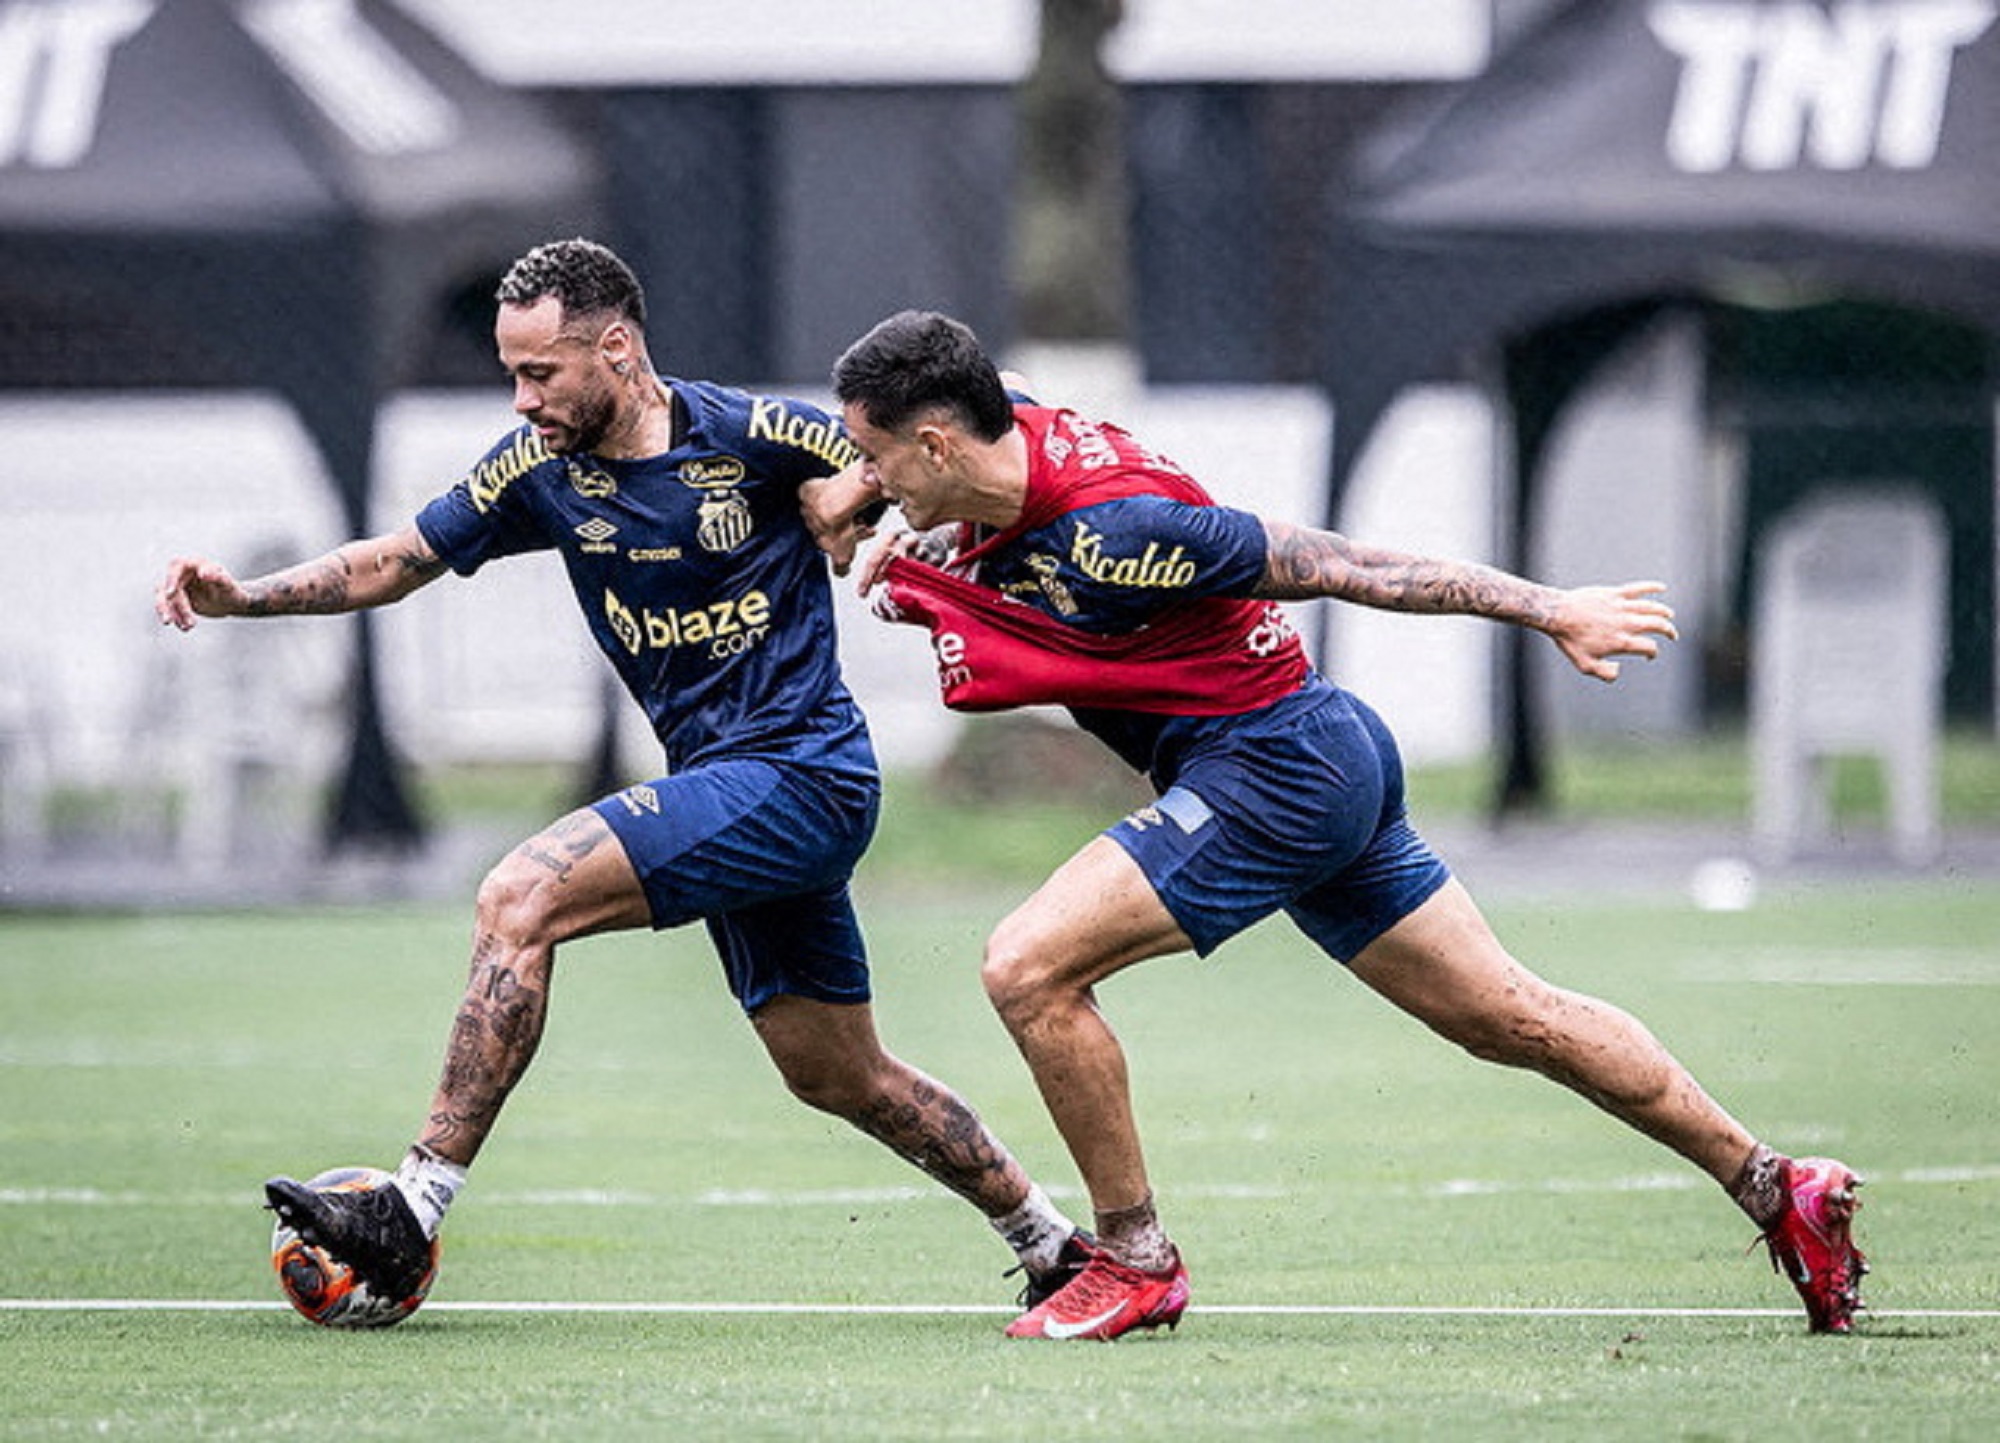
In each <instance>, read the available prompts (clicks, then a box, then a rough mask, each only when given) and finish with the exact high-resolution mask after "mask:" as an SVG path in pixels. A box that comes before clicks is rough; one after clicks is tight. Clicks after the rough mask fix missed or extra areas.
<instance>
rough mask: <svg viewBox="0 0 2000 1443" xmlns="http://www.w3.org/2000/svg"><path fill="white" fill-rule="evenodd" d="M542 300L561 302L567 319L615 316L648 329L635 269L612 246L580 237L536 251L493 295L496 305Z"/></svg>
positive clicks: (510, 269) (511, 269) (517, 264)
mask: <svg viewBox="0 0 2000 1443" xmlns="http://www.w3.org/2000/svg"><path fill="white" fill-rule="evenodd" d="M543 296H554V297H555V298H556V299H557V300H558V301H560V302H561V303H562V309H563V319H564V320H568V319H570V318H571V317H582V316H612V317H616V318H617V319H619V320H623V321H630V322H631V323H632V324H633V325H635V326H639V327H644V326H645V324H646V293H645V291H643V290H642V289H640V286H639V278H638V277H637V276H635V275H633V274H632V268H631V267H630V266H628V265H626V264H625V262H624V261H622V260H620V259H619V258H618V256H617V254H616V253H615V252H614V251H612V249H611V248H610V247H609V246H602V245H599V244H598V243H597V242H596V241H590V240H584V239H583V238H582V237H581V236H579V237H577V238H576V239H574V240H559V241H550V242H548V243H547V244H546V245H538V246H536V247H535V248H534V249H533V250H531V251H529V252H528V253H527V254H526V255H524V256H522V257H521V258H520V259H519V260H517V261H515V262H514V264H513V265H512V266H510V267H508V269H507V274H506V275H504V276H502V277H501V278H500V289H499V290H498V291H496V292H495V293H494V299H495V300H497V301H499V302H501V303H502V304H503V305H512V306H531V305H533V304H534V303H535V302H536V301H539V300H540V299H541V298H542V297H543Z"/></svg>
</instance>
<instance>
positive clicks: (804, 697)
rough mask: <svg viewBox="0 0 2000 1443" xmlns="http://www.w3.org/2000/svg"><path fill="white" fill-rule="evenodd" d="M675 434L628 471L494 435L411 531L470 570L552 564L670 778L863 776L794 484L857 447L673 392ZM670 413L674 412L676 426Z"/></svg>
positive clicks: (699, 392) (716, 395)
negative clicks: (729, 760) (750, 773)
mask: <svg viewBox="0 0 2000 1443" xmlns="http://www.w3.org/2000/svg"><path fill="white" fill-rule="evenodd" d="M667 384H668V385H669V386H670V387H671V389H672V391H673V393H674V396H675V397H676V400H677V402H678V406H677V408H676V409H677V412H679V413H683V414H684V416H685V421H686V424H685V425H684V426H682V425H677V426H676V435H675V441H674V447H673V449H672V450H671V451H669V452H667V453H666V454H665V455H662V456H654V457H648V458H646V459H644V460H637V461H620V460H607V459H603V458H600V457H597V456H590V455H577V456H557V455H552V454H551V453H550V452H549V451H548V450H547V449H546V448H545V447H544V446H543V445H542V442H541V440H540V438H539V437H537V436H536V435H535V433H534V431H533V429H532V428H530V427H526V426H524V427H522V428H521V429H520V430H518V431H516V432H514V433H513V434H512V435H511V436H509V437H507V438H505V439H504V440H502V441H501V442H500V443H499V444H498V445H496V446H495V447H494V448H493V449H492V450H491V451H489V452H488V453H487V455H486V457H485V458H484V459H483V460H482V461H480V463H479V464H478V465H477V466H475V467H474V468H473V469H472V472H471V474H470V475H468V476H466V477H465V478H464V479H463V480H462V481H460V482H459V483H458V484H457V485H456V486H454V487H452V488H451V490H450V491H448V492H446V493H445V494H444V495H442V496H440V497H438V498H437V499H436V500H435V501H432V502H431V503H430V504H429V505H428V506H426V507H425V508H424V509H423V511H422V512H421V513H419V515H418V516H417V527H418V529H419V530H420V531H421V532H422V533H423V536H424V539H425V540H426V541H428V542H429V543H430V545H431V547H432V549H433V550H435V551H436V552H437V554H438V556H439V557H440V558H442V559H443V560H444V562H445V563H446V564H447V565H449V566H450V567H451V569H452V570H453V571H456V572H458V573H459V574H460V575H465V576H469V575H471V574H472V573H473V572H475V571H477V570H478V569H479V568H480V567H481V566H483V565H484V564H485V563H486V562H488V561H491V560H493V559H495V558H497V557H502V556H511V555H516V554H519V553H522V552H528V551H546V550H551V549H553V550H555V551H558V552H560V553H561V554H562V559H563V565H564V566H565V567H566V568H567V569H568V572H569V579H570V584H571V586H572V587H574V588H575V591H576V599H577V602H578V604H579V605H580V606H581V607H582V608H583V614H584V616H585V618H586V619H587V620H588V622H589V624H590V630H591V633H592V635H594V636H595V637H596V638H597V644H598V645H599V646H600V647H601V648H602V649H603V651H604V654H605V655H606V656H607V657H609V658H610V660H611V664H612V666H614V667H615V668H616V669H617V672H618V675H619V677H620V678H621V679H622V680H623V681H624V683H625V686H626V689H627V690H629V691H630V692H631V693H632V695H633V697H634V698H635V699H636V700H637V701H638V703H639V705H640V706H642V707H644V708H645V710H646V714H647V716H648V717H650V718H651V720H652V723H653V730H654V732H655V733H656V734H657V735H658V737H659V738H660V742H661V745H662V746H663V747H664V748H665V749H666V754H667V760H668V763H669V765H670V766H671V767H673V768H674V769H675V770H677V771H678V770H681V769H683V768H686V767H689V766H692V765H694V764H696V763H699V762H701V761H703V760H707V759H711V758H713V757H716V756H720V755H724V754H728V755H735V756H744V755H781V756H788V757H792V758H794V759H800V760H810V761H814V762H816V763H819V764H824V765H833V766H836V767H840V768H842V769H847V770H857V771H868V772H872V770H873V768H874V758H873V754H872V750H871V748H870V746H869V744H868V739H867V731H866V727H865V724H864V723H863V721H862V719H861V713H860V711H859V709H858V708H857V707H856V706H855V705H854V702H853V700H852V698H851V697H850V696H849V695H848V693H847V689H846V686H845V684H844V683H843V682H842V680H841V676H840V664H839V659H838V654H837V651H836V645H835V636H834V616H833V598H832V594H831V591H830V588H829V584H828V580H827V568H826V563H825V559H824V557H823V556H822V555H821V553H820V551H819V549H818V547H817V546H816V545H815V544H814V541H813V538H812V536H811V534H810V532H808V531H807V529H806V526H805V523H804V521H803V520H802V519H801V517H800V515H799V501H798V488H799V485H800V483H802V482H804V481H807V480H810V479H811V478H813V477H817V476H825V475H829V474H831V473H832V472H834V471H836V470H838V469H840V468H841V467H842V466H844V465H846V464H848V463H849V462H850V461H852V460H854V459H856V457H857V455H858V453H857V452H856V451H855V450H854V447H853V445H852V443H851V442H849V441H848V439H847V437H846V433H845V432H844V431H843V430H842V429H841V427H840V424H839V422H838V421H837V420H835V419H834V418H832V417H831V416H829V415H827V414H826V413H825V412H824V411H822V410H820V409H818V408H817V407H814V406H811V405H808V404H807V403H805V402H802V401H795V400H777V399H771V398H768V397H762V396H753V395H750V394H748V393H746V392H743V391H738V390H733V389H731V388H728V387H725V386H717V385H713V384H709V383H705V382H688V381H678V380H670V381H668V382H667ZM677 419H678V417H677Z"/></svg>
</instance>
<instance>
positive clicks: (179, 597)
mask: <svg viewBox="0 0 2000 1443" xmlns="http://www.w3.org/2000/svg"><path fill="white" fill-rule="evenodd" d="M444 569H445V566H444V563H443V562H442V561H440V560H438V557H437V553H436V552H434V551H432V550H431V548H430V543H429V542H427V541H425V540H424V538H423V533H422V532H420V531H418V530H417V528H416V526H415V525H414V524H413V525H409V526H405V527H404V528H403V529H402V530H401V531H396V532H391V533H390V534H388V535H385V536H374V537H370V538H368V539H367V540H365V541H350V542H348V543H347V544H346V545H344V546H339V547H336V548H334V549H333V550H332V551H329V552H327V553H326V555H324V556H321V557H317V558H315V559H314V560H311V561H302V562H300V563H299V564H298V565H297V566H288V567H286V568H285V569H284V570H283V571H274V572H272V573H270V575H268V576H259V577H255V578H253V579H251V580H249V581H238V580H237V579H236V577H235V576H233V575H231V574H230V571H229V569H228V568H227V567H225V566H223V565H222V564H221V563H220V562H215V561H207V560H203V559H201V558H198V557H176V558H175V559H174V560H173V561H171V562H169V563H168V564H167V574H166V576H165V578H164V579H163V580H162V581H161V582H160V587H159V590H158V591H156V592H155V593H154V594H153V610H154V612H155V613H156V614H157V615H158V616H159V618H160V622H161V624H162V625H165V626H177V627H179V628H180V629H181V630H182V631H187V630H188V629H190V628H191V627H193V625H194V624H195V620H196V618H197V617H203V616H304V615H313V616H327V615H333V614H335V613H338V612H343V611H362V610H365V609H367V608H368V607H371V606H386V605H388V604H389V603H390V602H392V601H401V600H402V599H403V598H404V597H406V596H408V595H409V594H410V593H411V592H413V591H415V590H416V589H417V588H418V587H420V586H422V585H424V583H426V582H428V581H431V580H433V579H435V578H436V577H437V576H439V575H441V574H442V573H443V571H444Z"/></svg>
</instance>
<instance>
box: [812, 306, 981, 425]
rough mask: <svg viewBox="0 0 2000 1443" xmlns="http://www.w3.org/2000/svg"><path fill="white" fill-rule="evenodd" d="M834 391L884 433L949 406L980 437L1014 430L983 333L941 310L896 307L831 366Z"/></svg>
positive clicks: (838, 398)
mask: <svg viewBox="0 0 2000 1443" xmlns="http://www.w3.org/2000/svg"><path fill="white" fill-rule="evenodd" d="M833 394H834V397H835V398H836V399H837V400H839V401H840V402H841V403H842V404H843V405H845V404H847V403H849V402H852V403H854V404H857V405H859V406H860V407H861V411H862V414H863V415H865V416H866V417H867V418H868V422H869V424H870V425H872V426H879V427H880V428H881V429H883V430H884V431H900V430H902V429H903V428H904V427H905V426H906V425H908V424H909V423H910V421H912V420H913V419H915V418H916V417H917V416H919V415H920V414H921V413H923V412H926V411H932V410H943V411H948V412H949V413H950V414H951V416H952V417H953V419H955V420H956V421H957V422H958V423H959V424H960V425H962V426H964V427H965V428H966V429H967V430H968V431H971V432H972V433H973V434H974V435H975V436H978V437H979V438H980V439H981V440H983V441H997V440H999V439H1000V438H1001V437H1002V436H1004V435H1006V434H1007V433H1008V432H1009V431H1011V430H1012V429H1013V427H1014V404H1013V402H1012V401H1010V400H1008V398H1007V388H1006V387H1005V386H1004V385H1003V384H1001V381H1000V372H999V371H998V370H997V369H996V368H995V367H994V365H993V362H992V361H990V360H988V359H987V356H986V352H985V351H983V350H981V349H980V346H979V338H978V337H977V336H975V335H973V334H972V330H971V328H970V327H969V326H967V325H965V324H964V323H963V322H961V321H955V320H953V319H952V318H951V317H950V316H942V315H939V314H938V313H937V312H936V311H898V312H897V313H896V314H895V315H893V316H891V317H889V319H888V320H886V321H883V322H881V323H880V324H879V325H877V326H876V327H875V329H874V330H872V331H870V332H869V333H868V334H867V335H865V336H863V337H862V338H861V339H860V340H858V341H856V342H855V343H854V344H853V345H851V346H849V347H848V348H847V351H846V353H845V354H844V355H842V356H841V358H840V359H839V360H838V361H836V362H835V363H834V367H833Z"/></svg>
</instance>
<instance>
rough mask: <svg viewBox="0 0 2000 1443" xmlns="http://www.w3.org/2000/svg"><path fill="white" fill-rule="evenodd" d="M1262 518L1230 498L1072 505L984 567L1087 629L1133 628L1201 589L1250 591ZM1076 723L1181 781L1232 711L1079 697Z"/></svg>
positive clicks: (987, 558) (991, 556)
mask: <svg viewBox="0 0 2000 1443" xmlns="http://www.w3.org/2000/svg"><path fill="white" fill-rule="evenodd" d="M1266 551H1267V542H1266V539H1265V534H1264V523H1263V522H1262V521H1261V520H1259V519H1258V518H1257V517H1256V516H1254V515H1252V514H1251V513H1249V512H1247V511H1237V510H1234V509H1232V508H1230V507H1227V506H1196V505H1191V504H1189V503H1187V502H1184V501H1175V500H1171V499H1169V498H1167V497H1164V496H1150V495H1136V496H1126V497H1120V498H1118V499H1116V500H1112V501H1102V502H1098V503H1096V504H1095V505H1090V506H1083V507H1079V508H1077V509H1076V510H1074V511H1066V512H1064V513H1062V514H1061V515H1059V516H1057V517H1056V518H1055V519H1054V520H1052V521H1049V522H1046V523H1044V524H1043V525H1041V526H1038V527H1035V528H1033V529H1032V530H1029V531H1027V532H1025V533H1023V534H1022V535H1020V536H1018V537H1016V538H1014V539H1012V540H1009V541H1004V542H1002V543H1001V544H1000V545H999V546H997V547H995V548H994V549H993V550H992V551H989V552H986V553H985V554H984V556H983V558H982V560H981V563H980V565H981V570H980V579H981V580H982V581H984V582H985V583H986V584H987V585H989V586H994V587H997V588H998V589H999V590H1001V591H1002V592H1004V593H1006V594H1007V595H1009V596H1012V597H1014V598H1015V599H1017V600H1020V601H1025V602H1027V603H1029V604H1030V605H1032V606H1035V607H1036V608H1038V609H1039V610H1041V611H1043V612H1044V613H1046V614H1048V615H1049V616H1053V617H1055V618H1056V619H1058V620H1060V621H1063V622H1066V623H1067V624H1069V625H1072V626H1075V627H1078V628H1081V629H1083V630H1086V631H1091V632H1097V633H1100V634H1104V633H1121V632H1130V631H1136V630H1138V629H1139V628H1140V627H1143V626H1145V625H1146V624H1147V623H1148V622H1150V621H1152V620H1154V619H1155V618H1157V617H1158V616H1160V615H1161V614H1162V613H1163V612H1165V611H1167V610H1169V609H1171V608H1173V607H1175V606H1179V605H1183V604H1185V603H1187V602H1190V601H1194V600H1198V599H1199V598H1201V597H1204V596H1230V597H1241V596H1248V595H1249V594H1250V592H1251V591H1252V590H1254V589H1255V588H1256V586H1257V583H1258V582H1259V581H1260V580H1261V579H1262V578H1263V575H1264V564H1265V557H1266ZM1070 710H1071V714H1072V715H1074V716H1075V718H1076V720H1077V724H1078V725H1079V726H1081V727H1083V728H1084V730H1086V731H1088V732H1090V733H1091V734H1092V735H1094V736H1096V737H1097V738H1099V739H1100V740H1101V741H1103V742H1104V743H1105V744H1106V745H1107V746H1109V747H1110V748H1111V749H1112V750H1113V751H1115V752H1117V753H1118V755H1119V756H1120V757H1122V758H1123V759H1124V760H1125V761H1126V762H1127V763H1129V764H1130V765H1131V766H1133V767H1134V768H1136V769H1138V770H1140V771H1143V772H1146V773H1148V774H1149V775H1150V776H1151V777H1152V778H1153V780H1154V782H1155V784H1156V785H1158V786H1160V787H1162V788H1164V787H1166V786H1169V785H1171V784H1172V782H1173V779H1174V777H1175V775H1176V773H1177V770H1178V758H1179V757H1180V756H1181V755H1183V754H1184V753H1185V752H1186V750H1187V749H1188V748H1189V747H1190V746H1191V745H1193V744H1194V743H1195V742H1196V741H1197V740H1199V739H1200V738H1201V737H1204V736H1206V735H1208V734H1209V733H1210V732H1212V731H1213V730H1215V729H1216V728H1217V727H1218V726H1221V725H1223V724H1224V722H1225V721H1226V722H1227V724H1228V725H1229V726H1230V727H1232V728H1234V729H1235V730H1237V731H1241V730H1242V729H1243V728H1245V727H1247V726H1252V725H1254V724H1255V720H1254V718H1253V717H1247V716H1242V715H1239V716H1235V717H1231V718H1226V719H1224V718H1215V717H1173V716H1163V715H1161V714H1159V713H1157V712H1140V711H1124V710H1114V709H1110V708H1104V707H1072V708H1071V709H1070Z"/></svg>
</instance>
